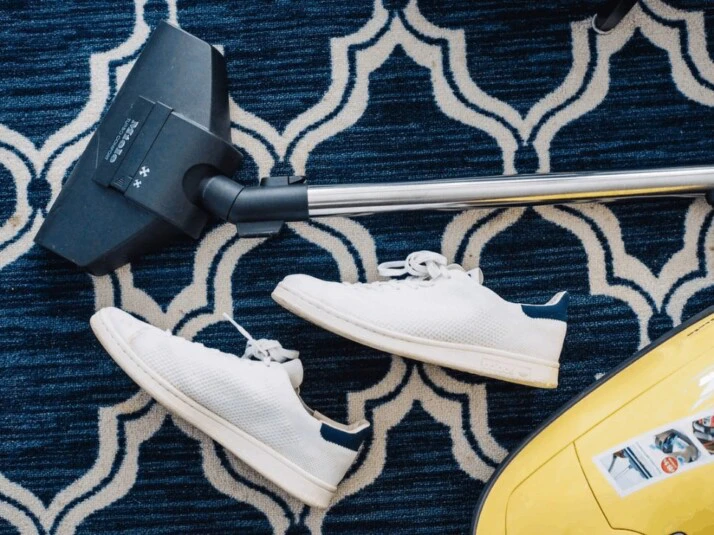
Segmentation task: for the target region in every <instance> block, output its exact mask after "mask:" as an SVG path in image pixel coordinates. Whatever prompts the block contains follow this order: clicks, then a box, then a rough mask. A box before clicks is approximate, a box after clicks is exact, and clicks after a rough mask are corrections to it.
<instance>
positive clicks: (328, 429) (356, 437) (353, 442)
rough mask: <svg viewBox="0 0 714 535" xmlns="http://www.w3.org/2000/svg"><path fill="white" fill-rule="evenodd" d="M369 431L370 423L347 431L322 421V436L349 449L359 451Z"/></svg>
mask: <svg viewBox="0 0 714 535" xmlns="http://www.w3.org/2000/svg"><path fill="white" fill-rule="evenodd" d="M368 431H369V426H368V425H367V426H364V427H362V428H360V429H358V430H357V431H345V430H344V429H339V428H337V427H332V426H331V425H330V424H328V423H325V422H322V426H321V427H320V436H322V438H324V439H325V440H327V441H328V442H332V443H333V444H337V445H338V446H342V447H343V448H347V449H348V450H352V451H357V450H359V448H360V446H361V445H362V443H363V442H364V439H365V438H367V432H368Z"/></svg>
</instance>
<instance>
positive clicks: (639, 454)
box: [593, 409, 714, 497]
mask: <svg viewBox="0 0 714 535" xmlns="http://www.w3.org/2000/svg"><path fill="white" fill-rule="evenodd" d="M593 461H594V462H595V464H596V465H597V467H598V468H599V469H600V471H601V472H602V473H603V475H604V476H605V478H606V479H607V480H608V481H609V482H610V484H611V485H612V486H613V487H614V488H615V490H616V491H617V492H618V493H619V494H620V496H623V497H624V496H627V495H628V494H632V493H633V492H635V491H638V490H640V489H643V488H645V487H647V486H649V485H652V484H653V483H656V482H658V481H662V480H664V479H668V478H670V477H673V476H675V475H677V474H681V473H682V472H686V471H687V470H692V469H695V468H698V467H700V466H704V465H706V464H709V463H713V462H714V410H711V409H710V410H709V411H707V412H705V413H701V414H699V415H695V416H689V417H687V418H683V419H682V420H679V421H677V422H673V423H671V424H667V425H665V426H662V427H661V428H658V429H654V430H652V431H650V432H648V433H644V434H642V435H640V436H639V437H637V438H634V439H632V440H630V441H628V442H626V443H624V444H620V445H619V446H616V447H615V448H612V449H611V450H609V451H607V452H606V453H602V454H599V455H596V456H595V457H594V458H593Z"/></svg>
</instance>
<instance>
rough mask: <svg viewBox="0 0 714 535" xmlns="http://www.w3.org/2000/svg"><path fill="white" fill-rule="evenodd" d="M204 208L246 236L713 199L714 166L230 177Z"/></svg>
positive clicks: (203, 187)
mask: <svg viewBox="0 0 714 535" xmlns="http://www.w3.org/2000/svg"><path fill="white" fill-rule="evenodd" d="M199 189H200V191H201V206H202V207H203V208H204V209H205V210H207V211H208V212H210V213H211V214H213V215H214V216H216V217H218V218H220V219H224V220H225V221H229V222H231V223H235V224H236V226H237V228H238V233H239V234H240V235H241V236H242V237H256V236H270V235H273V234H276V233H277V232H279V231H280V229H281V227H282V226H283V223H284V222H285V221H303V220H305V219H309V218H311V217H322V216H334V215H339V216H357V215H366V214H374V213H380V212H397V211H408V210H464V209H468V208H476V207H482V206H510V205H528V204H549V203H550V204H552V203H563V202H576V201H591V200H606V199H614V198H631V197H641V196H673V195H674V196H691V195H695V194H702V193H706V194H707V195H708V197H709V199H710V201H711V192H714V167H680V168H670V169H651V170H647V171H607V172H579V173H557V174H540V175H538V174H534V175H518V176H508V177H503V176H491V177H483V178H463V179H454V180H433V181H428V182H396V183H384V184H350V185H323V186H320V185H317V186H308V185H306V184H305V179H304V178H303V177H296V176H290V177H288V176H284V177H269V178H266V179H263V181H262V182H261V184H260V185H259V186H243V185H241V184H239V183H237V182H235V181H233V180H232V179H230V178H227V177H225V176H220V175H219V176H213V177H210V178H208V179H206V180H204V181H203V182H201V184H200V187H199Z"/></svg>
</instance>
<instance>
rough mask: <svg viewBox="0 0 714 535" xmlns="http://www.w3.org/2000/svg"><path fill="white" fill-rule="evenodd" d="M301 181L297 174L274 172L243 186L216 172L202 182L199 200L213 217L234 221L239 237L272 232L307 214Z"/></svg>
mask: <svg viewBox="0 0 714 535" xmlns="http://www.w3.org/2000/svg"><path fill="white" fill-rule="evenodd" d="M304 182H305V178H304V177H300V176H273V177H268V178H264V179H263V180H261V183H260V185H259V186H243V185H241V184H239V183H238V182H235V181H234V180H231V179H230V178H228V177H225V176H221V175H218V176H213V177H211V178H207V179H205V180H204V181H203V182H201V186H200V192H201V201H202V205H203V207H204V208H205V209H206V210H207V211H209V212H210V213H212V214H213V215H215V216H216V217H218V218H220V219H223V220H224V221H228V222H230V223H235V225H236V227H237V229H238V234H239V235H240V236H241V237H242V238H254V237H264V236H272V235H274V234H277V233H278V232H280V229H281V228H282V226H283V224H284V223H285V221H304V220H306V219H308V218H309V214H308V208H307V186H306V185H305V184H304Z"/></svg>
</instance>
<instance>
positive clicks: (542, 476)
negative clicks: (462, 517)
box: [472, 307, 714, 535]
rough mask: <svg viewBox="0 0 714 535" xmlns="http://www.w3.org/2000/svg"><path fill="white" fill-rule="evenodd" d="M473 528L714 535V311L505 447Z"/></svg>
mask: <svg viewBox="0 0 714 535" xmlns="http://www.w3.org/2000/svg"><path fill="white" fill-rule="evenodd" d="M472 531H473V534H474V535H506V534H507V535H526V534H528V535H532V534H548V535H561V534H562V535H566V534H567V535H570V534H583V535H600V534H602V535H608V534H613V535H624V534H643V535H673V534H677V535H680V534H681V535H712V534H714V307H710V308H709V309H707V310H706V311H704V312H703V313H701V314H699V315H698V316H696V317H695V318H693V319H692V320H690V321H688V322H687V323H685V324H683V325H681V326H680V327H679V328H677V329H675V330H673V331H671V332H670V333H668V334H667V335H665V336H664V337H663V338H661V339H659V340H657V341H656V342H654V343H653V344H652V345H650V346H648V347H647V348H645V349H643V350H642V351H640V352H639V353H638V354H637V355H635V357H633V358H632V359H631V360H629V361H628V362H626V363H625V364H624V365H623V366H622V367H620V368H619V369H618V370H616V371H615V372H613V373H612V374H610V376H609V378H607V379H603V380H601V381H600V382H599V383H598V384H597V385H595V386H594V387H593V388H591V389H590V390H589V391H588V392H586V393H584V394H583V395H581V396H580V397H579V398H578V399H576V400H575V401H574V402H572V403H571V404H570V405H569V406H568V407H566V408H565V409H564V410H563V411H561V413H560V414H559V415H557V416H556V417H554V418H553V419H551V420H550V422H548V423H547V424H546V425H545V426H543V427H542V428H541V429H540V430H539V431H538V432H536V433H534V434H533V435H532V436H531V438H530V439H529V440H527V441H526V442H525V444H524V445H523V446H522V447H521V448H520V449H519V450H518V451H516V452H514V453H513V454H511V456H509V458H508V459H507V460H506V462H505V463H504V464H503V465H502V466H501V467H500V468H499V470H498V471H497V473H496V474H495V475H494V477H493V478H492V480H491V482H490V484H489V486H488V487H487V489H486V490H485V491H484V493H483V495H482V499H481V502H480V503H479V504H478V506H477V507H476V511H475V514H474V522H473V530H472Z"/></svg>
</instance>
